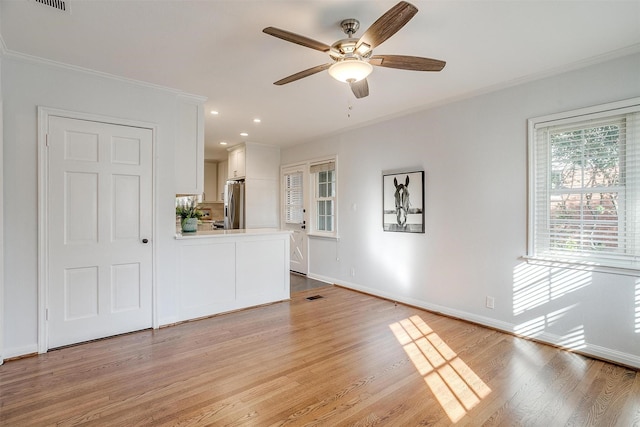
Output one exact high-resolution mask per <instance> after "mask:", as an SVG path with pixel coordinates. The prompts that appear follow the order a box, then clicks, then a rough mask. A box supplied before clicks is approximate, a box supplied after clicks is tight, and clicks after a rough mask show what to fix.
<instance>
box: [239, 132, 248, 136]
mask: <svg viewBox="0 0 640 427" xmlns="http://www.w3.org/2000/svg"><path fill="white" fill-rule="evenodd" d="M240 136H249V134H248V133H246V132H242V133H241V134H240Z"/></svg>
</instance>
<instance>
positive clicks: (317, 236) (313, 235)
mask: <svg viewBox="0 0 640 427" xmlns="http://www.w3.org/2000/svg"><path fill="white" fill-rule="evenodd" d="M307 236H309V237H310V238H312V239H323V240H336V241H337V240H340V236H337V235H335V234H318V233H307Z"/></svg>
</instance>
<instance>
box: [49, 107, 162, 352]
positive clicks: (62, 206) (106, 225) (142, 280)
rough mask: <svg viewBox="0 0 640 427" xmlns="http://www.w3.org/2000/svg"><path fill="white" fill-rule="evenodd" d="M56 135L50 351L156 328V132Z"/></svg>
mask: <svg viewBox="0 0 640 427" xmlns="http://www.w3.org/2000/svg"><path fill="white" fill-rule="evenodd" d="M48 129H49V130H48V137H47V138H48V139H47V140H48V164H47V169H48V176H47V181H48V193H47V218H48V219H47V221H48V231H49V232H48V238H47V241H48V247H47V253H48V256H47V259H48V266H47V284H48V287H47V296H48V305H47V312H48V313H47V318H48V321H47V328H48V348H55V347H59V346H63V345H68V344H72V343H77V342H82V341H87V340H91V339H96V338H102V337H106V336H111V335H116V334H120V333H125V332H131V331H135V330H140V329H145V328H149V327H151V326H152V295H151V294H152V249H151V241H150V240H151V232H152V131H151V130H150V129H142V128H136V127H129V126H120V125H113V124H107V123H99V122H92V121H87V120H78V119H70V118H62V117H55V116H50V117H49V122H48Z"/></svg>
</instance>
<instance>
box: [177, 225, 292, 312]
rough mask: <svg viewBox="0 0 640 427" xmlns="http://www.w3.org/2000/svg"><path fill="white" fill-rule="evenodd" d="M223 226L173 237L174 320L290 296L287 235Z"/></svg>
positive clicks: (240, 307) (281, 299) (270, 301)
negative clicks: (176, 313) (217, 229)
mask: <svg viewBox="0 0 640 427" xmlns="http://www.w3.org/2000/svg"><path fill="white" fill-rule="evenodd" d="M229 231H232V232H229ZM229 231H227V230H225V231H210V232H208V234H207V232H202V233H201V232H198V233H197V235H195V236H180V237H176V238H177V251H178V252H177V263H178V264H177V270H178V271H177V277H178V289H177V304H178V321H185V320H190V319H196V318H199V317H204V316H211V315H214V314H218V313H224V312H228V311H233V310H239V309H243V308H247V307H252V306H255V305H260V304H268V303H272V302H276V301H283V300H288V299H289V298H290V279H289V240H290V238H291V237H290V234H289V233H288V232H282V231H266V230H264V231H262V230H261V231H248V230H247V231H244V230H229ZM233 231H235V233H233Z"/></svg>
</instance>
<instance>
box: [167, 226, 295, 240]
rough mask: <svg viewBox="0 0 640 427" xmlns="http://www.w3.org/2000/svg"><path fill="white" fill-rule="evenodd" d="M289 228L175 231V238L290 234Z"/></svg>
mask: <svg viewBox="0 0 640 427" xmlns="http://www.w3.org/2000/svg"><path fill="white" fill-rule="evenodd" d="M291 233H292V231H291V230H283V229H280V228H245V229H240V230H205V231H196V232H193V233H176V239H177V240H186V239H202V238H212V237H224V236H227V237H228V236H238V237H240V236H256V235H265V234H291Z"/></svg>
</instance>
